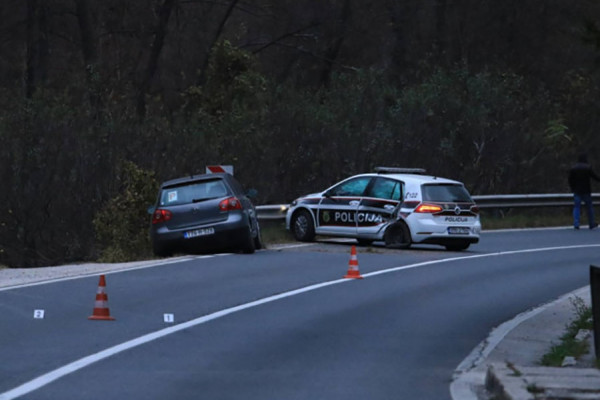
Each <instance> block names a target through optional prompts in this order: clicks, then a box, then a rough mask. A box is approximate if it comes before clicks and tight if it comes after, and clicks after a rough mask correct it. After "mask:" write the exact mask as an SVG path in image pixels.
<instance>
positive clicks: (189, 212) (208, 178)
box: [148, 173, 262, 256]
mask: <svg viewBox="0 0 600 400" xmlns="http://www.w3.org/2000/svg"><path fill="white" fill-rule="evenodd" d="M249 196H250V197H251V196H252V195H251V194H246V193H245V191H244V190H243V188H242V186H241V184H240V183H239V182H238V181H237V180H236V179H235V178H234V177H233V176H232V175H231V174H228V173H215V174H203V175H192V176H188V177H183V178H179V179H173V180H169V181H167V182H164V183H163V184H162V185H161V186H160V190H159V192H158V199H157V201H156V205H155V206H153V207H151V208H150V209H149V210H148V211H149V212H150V214H152V224H151V228H150V237H151V239H152V249H153V251H154V254H155V255H157V256H169V255H171V254H173V253H174V252H176V251H186V252H212V251H219V250H222V249H232V250H241V251H242V252H244V253H254V251H255V249H260V248H262V241H261V235H260V226H259V224H258V218H257V214H256V208H255V207H254V205H253V204H252V202H251V200H250V198H249Z"/></svg>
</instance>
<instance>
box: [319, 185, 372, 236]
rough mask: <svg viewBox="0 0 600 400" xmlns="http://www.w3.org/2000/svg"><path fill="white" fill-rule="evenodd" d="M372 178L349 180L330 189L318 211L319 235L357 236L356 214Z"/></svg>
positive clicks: (320, 203) (322, 199)
mask: <svg viewBox="0 0 600 400" xmlns="http://www.w3.org/2000/svg"><path fill="white" fill-rule="evenodd" d="M371 179H372V177H370V176H359V177H355V178H350V179H347V180H345V181H343V182H341V183H339V184H338V185H336V186H334V187H332V188H330V189H329V190H327V191H326V192H325V194H324V196H323V197H322V198H321V201H320V202H319V206H318V209H317V226H316V228H315V232H316V233H317V234H327V235H335V236H350V237H354V236H356V224H357V221H356V212H357V210H358V206H359V204H360V202H361V200H362V197H363V194H364V192H365V189H366V188H367V186H368V185H369V182H370V181H371Z"/></svg>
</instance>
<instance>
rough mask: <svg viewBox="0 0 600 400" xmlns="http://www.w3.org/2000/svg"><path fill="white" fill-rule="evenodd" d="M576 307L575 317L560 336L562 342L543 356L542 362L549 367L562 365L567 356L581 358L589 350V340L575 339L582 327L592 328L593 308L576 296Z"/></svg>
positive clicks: (574, 304) (574, 303) (573, 301)
mask: <svg viewBox="0 0 600 400" xmlns="http://www.w3.org/2000/svg"><path fill="white" fill-rule="evenodd" d="M571 304H572V305H573V308H574V309H575V319H574V320H573V321H572V322H571V323H570V324H569V325H567V328H566V332H565V334H564V335H562V336H561V338H560V343H559V344H557V345H555V346H552V348H551V349H550V352H549V353H547V354H545V355H544V356H543V357H542V360H541V364H542V365H545V366H549V367H560V366H561V365H562V362H563V359H564V358H565V357H566V356H571V357H575V358H579V357H581V356H582V355H584V354H587V353H588V352H589V343H588V342H587V341H578V340H576V339H575V336H577V333H578V332H579V330H581V329H588V330H592V329H593V327H592V325H593V324H592V319H591V318H592V308H591V307H588V306H586V305H585V303H584V301H583V300H582V299H581V298H579V297H575V298H572V299H571Z"/></svg>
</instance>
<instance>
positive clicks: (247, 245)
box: [242, 229, 256, 254]
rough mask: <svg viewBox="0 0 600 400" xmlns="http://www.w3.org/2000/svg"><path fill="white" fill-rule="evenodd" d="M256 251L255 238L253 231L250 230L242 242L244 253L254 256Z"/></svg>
mask: <svg viewBox="0 0 600 400" xmlns="http://www.w3.org/2000/svg"><path fill="white" fill-rule="evenodd" d="M255 250H256V247H255V244H254V238H253V237H252V230H250V229H248V234H247V235H246V237H245V238H244V240H243V242H242V252H244V253H246V254H252V253H254V251H255Z"/></svg>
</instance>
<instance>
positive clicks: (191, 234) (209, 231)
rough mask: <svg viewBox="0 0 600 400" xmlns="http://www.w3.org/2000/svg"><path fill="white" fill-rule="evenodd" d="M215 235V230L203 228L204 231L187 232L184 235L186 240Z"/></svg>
mask: <svg viewBox="0 0 600 400" xmlns="http://www.w3.org/2000/svg"><path fill="white" fill-rule="evenodd" d="M213 233H215V228H202V229H196V230H193V231H189V232H185V233H184V234H183V237H184V238H186V239H191V238H195V237H198V236H207V235H212V234H213Z"/></svg>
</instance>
